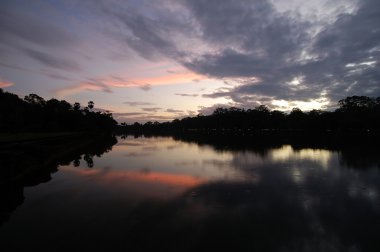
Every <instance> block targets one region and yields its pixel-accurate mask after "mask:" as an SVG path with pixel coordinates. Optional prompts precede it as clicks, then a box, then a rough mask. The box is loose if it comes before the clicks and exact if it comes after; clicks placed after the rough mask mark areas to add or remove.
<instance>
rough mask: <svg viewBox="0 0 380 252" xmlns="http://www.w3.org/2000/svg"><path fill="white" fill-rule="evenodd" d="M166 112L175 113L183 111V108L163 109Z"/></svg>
mask: <svg viewBox="0 0 380 252" xmlns="http://www.w3.org/2000/svg"><path fill="white" fill-rule="evenodd" d="M165 111H166V112H169V113H175V114H178V113H183V110H179V109H170V108H169V109H167V110H165Z"/></svg>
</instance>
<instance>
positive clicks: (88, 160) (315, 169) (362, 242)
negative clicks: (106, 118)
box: [0, 137, 380, 251]
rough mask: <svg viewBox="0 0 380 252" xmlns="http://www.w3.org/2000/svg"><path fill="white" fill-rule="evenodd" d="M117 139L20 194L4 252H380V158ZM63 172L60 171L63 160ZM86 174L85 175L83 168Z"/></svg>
mask: <svg viewBox="0 0 380 252" xmlns="http://www.w3.org/2000/svg"><path fill="white" fill-rule="evenodd" d="M361 155H362V154H360V153H355V152H351V153H350V152H348V153H347V152H343V151H340V150H329V149H323V148H319V149H316V148H307V147H302V148H295V147H294V146H292V145H287V144H284V145H276V146H274V147H273V146H272V147H265V148H264V147H263V148H256V149H249V148H241V149H239V148H237V149H236V148H234V149H232V148H228V146H226V147H223V146H218V147H216V146H215V145H213V144H202V145H199V144H197V143H195V142H190V141H179V140H174V139H173V138H171V137H153V138H144V137H140V138H133V137H127V138H125V139H121V138H119V139H118V143H117V144H116V145H114V146H113V147H112V150H111V151H108V152H106V153H104V154H102V155H99V154H98V156H96V155H95V156H93V155H90V156H88V155H87V156H86V155H81V156H80V159H79V157H78V158H77V159H75V160H72V161H71V163H70V164H67V165H60V166H59V167H58V171H57V172H55V173H52V175H51V177H52V179H51V180H49V181H47V182H45V183H39V184H38V185H36V186H31V187H24V190H23V196H24V200H23V203H22V204H21V205H19V206H18V207H17V208H16V209H15V210H14V211H12V212H11V214H10V217H9V219H8V220H7V221H5V222H4V223H3V224H2V225H1V226H0V245H1V246H2V248H7V250H2V251H19V250H21V249H32V248H37V249H38V251H41V250H43V251H65V250H72V251H91V250H99V251H128V250H129V251H130V250H134V251H141V250H150V251H152V250H158V251H161V250H162V249H166V250H162V251H203V250H211V251H212V250H215V249H231V250H233V251H238V250H241V251H253V250H257V251H380V240H379V238H378V235H379V234H380V199H379V197H380V195H379V192H380V191H379V190H380V173H379V171H380V170H379V164H380V162H379V158H374V156H375V157H376V155H374V156H372V158H371V157H362V156H361ZM67 163H68V162H67ZM89 166H90V167H89Z"/></svg>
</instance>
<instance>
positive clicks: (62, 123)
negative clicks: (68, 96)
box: [0, 89, 117, 133]
mask: <svg viewBox="0 0 380 252" xmlns="http://www.w3.org/2000/svg"><path fill="white" fill-rule="evenodd" d="M94 105H95V104H94V102H93V101H89V102H88V104H87V106H85V107H82V106H81V104H80V103H77V102H76V103H74V104H73V105H72V104H70V103H68V102H67V101H65V100H57V99H55V98H52V99H50V100H47V101H46V100H44V99H43V98H42V97H40V96H38V95H36V94H29V95H27V96H25V97H24V99H21V98H19V97H18V96H17V95H15V94H12V93H9V92H4V91H3V90H2V89H0V132H9V133H12V132H13V133H15V132H58V131H69V132H70V131H87V132H94V131H112V130H114V129H115V127H116V125H117V122H116V121H115V120H114V119H113V117H112V114H111V113H110V112H107V111H106V112H99V111H94Z"/></svg>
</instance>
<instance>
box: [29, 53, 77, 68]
mask: <svg viewBox="0 0 380 252" xmlns="http://www.w3.org/2000/svg"><path fill="white" fill-rule="evenodd" d="M22 51H23V52H25V53H26V54H27V55H28V56H29V57H31V58H32V59H34V60H36V61H38V62H39V63H41V64H42V65H45V66H47V67H52V68H56V69H59V70H65V71H70V72H71V71H74V72H78V71H81V70H82V69H81V67H80V65H79V64H77V63H76V62H75V61H72V60H68V59H64V58H58V56H53V55H51V54H47V53H43V52H40V51H36V50H32V49H27V48H24V49H22Z"/></svg>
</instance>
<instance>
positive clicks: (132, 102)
mask: <svg viewBox="0 0 380 252" xmlns="http://www.w3.org/2000/svg"><path fill="white" fill-rule="evenodd" d="M124 104H127V105H129V106H132V107H138V106H152V105H156V104H154V103H151V102H140V101H127V102H124Z"/></svg>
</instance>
